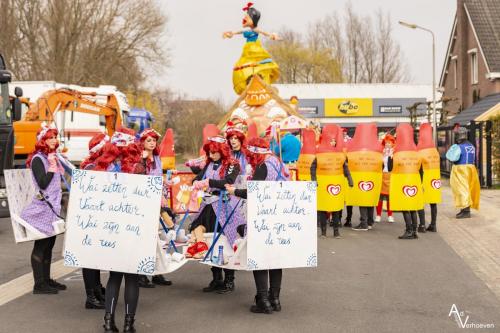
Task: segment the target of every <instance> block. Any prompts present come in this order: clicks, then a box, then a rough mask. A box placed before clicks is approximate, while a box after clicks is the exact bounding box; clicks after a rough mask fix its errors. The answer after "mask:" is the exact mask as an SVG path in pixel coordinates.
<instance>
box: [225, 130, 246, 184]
mask: <svg viewBox="0 0 500 333" xmlns="http://www.w3.org/2000/svg"><path fill="white" fill-rule="evenodd" d="M245 126H246V123H245V122H243V123H241V125H240V126H238V127H237V126H235V125H234V124H233V123H232V122H228V123H227V129H226V140H227V142H228V143H229V147H230V148H231V155H232V157H233V158H234V159H235V160H237V161H238V162H239V163H240V175H239V177H241V178H243V177H244V176H245V174H246V172H247V157H246V154H247V151H246V144H245V140H246V137H245V132H244V128H245ZM242 127H243V128H242Z"/></svg>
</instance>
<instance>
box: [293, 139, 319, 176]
mask: <svg viewBox="0 0 500 333" xmlns="http://www.w3.org/2000/svg"><path fill="white" fill-rule="evenodd" d="M315 158H316V134H315V133H314V131H313V130H310V129H305V130H303V132H302V148H301V149H300V155H299V159H298V161H297V169H298V171H299V172H298V176H299V178H298V179H299V180H305V181H308V180H311V164H312V162H313V161H314V159H315Z"/></svg>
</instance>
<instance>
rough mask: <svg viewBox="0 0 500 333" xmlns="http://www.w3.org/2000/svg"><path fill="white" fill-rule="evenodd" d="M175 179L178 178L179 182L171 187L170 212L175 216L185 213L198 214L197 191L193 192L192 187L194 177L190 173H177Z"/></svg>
mask: <svg viewBox="0 0 500 333" xmlns="http://www.w3.org/2000/svg"><path fill="white" fill-rule="evenodd" d="M175 177H179V182H177V183H175V184H174V185H172V189H171V200H172V210H173V211H174V212H175V213H177V214H184V213H185V212H187V211H189V212H191V213H196V212H198V210H199V209H200V203H199V202H198V196H197V191H194V190H193V186H192V184H193V179H194V177H196V175H195V174H193V173H191V172H178V173H177V174H176V175H175ZM193 191H194V193H193Z"/></svg>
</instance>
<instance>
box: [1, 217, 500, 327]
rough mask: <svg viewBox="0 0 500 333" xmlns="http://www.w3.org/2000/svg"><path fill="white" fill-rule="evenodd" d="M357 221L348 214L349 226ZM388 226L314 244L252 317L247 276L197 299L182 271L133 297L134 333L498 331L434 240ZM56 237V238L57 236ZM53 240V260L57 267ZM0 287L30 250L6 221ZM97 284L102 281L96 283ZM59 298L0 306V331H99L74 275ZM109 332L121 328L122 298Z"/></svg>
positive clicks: (191, 276)
mask: <svg viewBox="0 0 500 333" xmlns="http://www.w3.org/2000/svg"><path fill="white" fill-rule="evenodd" d="M357 217H358V215H357V211H356V209H355V215H354V221H356V219H357ZM396 220H397V223H395V224H388V223H379V224H376V225H375V228H374V229H373V230H371V231H368V232H355V231H352V230H350V229H349V230H346V229H345V228H342V229H341V234H342V236H343V238H342V239H333V238H332V229H329V230H328V236H329V237H328V238H326V239H319V241H318V253H319V258H318V264H319V266H318V268H315V269H288V270H285V271H284V275H283V286H282V288H283V289H282V295H281V302H282V306H283V310H282V312H280V313H273V314H272V315H259V314H252V313H250V312H249V311H248V309H249V307H250V305H251V304H252V301H253V297H254V293H255V289H254V288H255V287H254V284H253V278H252V274H251V272H237V273H236V290H235V291H234V292H233V293H232V294H229V295H218V294H205V293H202V292H201V288H202V287H204V286H205V285H206V284H207V283H208V282H209V280H210V278H211V275H210V271H209V269H208V267H206V266H204V265H201V264H197V263H188V264H187V265H185V266H184V267H183V268H181V269H180V270H179V271H177V272H174V273H172V274H170V275H169V278H170V279H171V280H173V282H174V285H173V286H170V287H158V286H157V287H156V288H155V289H141V294H140V301H139V307H138V311H137V315H136V320H137V322H136V328H137V330H138V332H166V331H169V332H204V333H205V332H262V331H268V332H462V331H463V329H462V328H460V327H459V323H457V321H456V318H455V316H454V315H452V316H451V317H450V316H449V313H450V309H451V308H452V306H453V305H454V304H455V305H456V308H457V309H458V310H459V311H463V312H464V313H463V314H464V316H463V318H462V317H461V318H462V320H463V322H465V321H466V317H467V316H469V319H468V321H467V323H468V324H471V323H474V324H494V325H495V328H491V329H487V330H486V331H491V332H498V331H500V300H499V299H498V298H497V297H496V296H495V294H493V293H492V291H491V290H490V289H488V288H487V287H486V285H485V283H484V282H483V281H482V280H480V279H479V278H478V277H477V276H476V274H474V272H473V271H472V270H471V268H469V266H468V265H467V264H466V263H465V262H464V260H463V259H462V258H461V257H460V256H458V255H457V254H456V252H455V251H454V250H453V249H452V248H451V247H450V246H449V245H448V243H446V242H445V241H444V240H443V238H442V237H441V235H440V234H439V233H437V234H431V233H426V234H422V235H420V239H418V240H410V241H408V240H399V239H397V236H398V235H400V234H401V233H402V230H403V225H402V223H401V220H402V217H401V216H399V215H396ZM59 238H61V239H62V237H59ZM61 239H60V240H59V241H58V243H57V245H56V254H57V255H55V257H56V258H55V260H58V259H60V253H61V249H62V247H61V244H62V242H61ZM0 241H1V243H0V248H1V250H0V266H1V267H2V270H1V272H0V284H3V283H5V282H7V281H10V280H12V279H13V278H16V277H17V276H19V275H22V274H24V273H29V272H30V266H29V254H30V251H31V246H32V243H26V244H19V245H15V244H14V243H13V237H12V231H11V227H10V221H9V220H8V219H2V220H0ZM102 279H103V281H106V274H103V276H102ZM60 280H64V281H65V283H66V284H67V285H68V290H67V291H64V292H61V293H60V294H59V295H50V296H46V295H32V294H26V295H24V296H21V297H19V298H17V299H15V300H13V301H11V302H9V303H7V304H5V305H3V306H1V307H0V323H1V324H0V332H40V333H42V332H58V333H59V332H71V333H77V332H101V331H102V329H101V325H102V317H103V315H104V313H103V312H102V311H100V310H85V309H84V308H83V305H84V288H83V281H82V280H81V275H80V272H79V271H75V272H74V273H72V274H70V275H68V276H66V277H64V278H62V279H60ZM117 309H118V313H117V324H118V326H119V328H120V329H121V327H122V320H123V319H122V318H123V298H121V299H120V303H119V304H118V308H117Z"/></svg>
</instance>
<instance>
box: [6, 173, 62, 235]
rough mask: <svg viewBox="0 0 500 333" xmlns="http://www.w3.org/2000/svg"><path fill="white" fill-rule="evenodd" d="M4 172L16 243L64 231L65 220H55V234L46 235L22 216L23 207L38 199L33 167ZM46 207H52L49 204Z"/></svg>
mask: <svg viewBox="0 0 500 333" xmlns="http://www.w3.org/2000/svg"><path fill="white" fill-rule="evenodd" d="M4 174H5V185H6V188H7V198H8V200H9V213H10V220H11V222H12V230H13V231H14V237H15V239H16V243H20V242H27V241H33V240H37V239H42V238H47V237H52V236H53V235H58V234H60V233H63V232H64V220H56V221H54V222H53V223H52V225H53V226H54V234H52V235H46V234H44V233H43V232H41V231H39V230H38V229H36V228H35V227H34V226H32V225H31V224H30V223H29V222H28V221H25V220H23V219H22V218H21V214H22V212H23V209H24V208H26V206H28V205H29V204H31V202H32V201H33V200H36V199H34V198H35V195H36V194H37V190H36V188H35V184H33V179H32V176H31V169H12V170H5V171H4ZM46 208H47V209H50V208H49V206H48V205H47V207H46Z"/></svg>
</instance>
